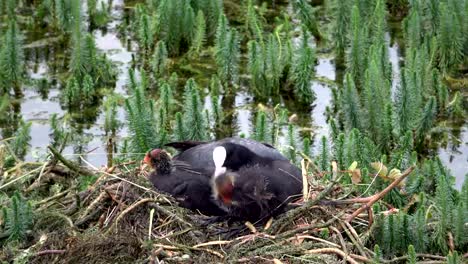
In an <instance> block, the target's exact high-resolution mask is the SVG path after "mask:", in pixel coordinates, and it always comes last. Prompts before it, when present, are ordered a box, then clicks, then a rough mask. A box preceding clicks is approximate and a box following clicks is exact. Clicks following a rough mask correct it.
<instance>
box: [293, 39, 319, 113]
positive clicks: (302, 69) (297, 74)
mask: <svg viewBox="0 0 468 264" xmlns="http://www.w3.org/2000/svg"><path fill="white" fill-rule="evenodd" d="M314 62H315V54H314V50H313V49H312V47H310V46H309V35H308V34H307V31H305V30H303V31H302V39H301V44H300V47H299V48H298V49H297V50H296V52H295V55H294V60H293V64H292V67H291V82H292V83H293V86H294V94H295V95H296V97H297V98H298V99H299V102H301V103H303V104H311V103H312V102H313V101H314V100H315V98H316V95H315V93H314V91H313V90H312V86H311V81H312V78H313V77H314Z"/></svg>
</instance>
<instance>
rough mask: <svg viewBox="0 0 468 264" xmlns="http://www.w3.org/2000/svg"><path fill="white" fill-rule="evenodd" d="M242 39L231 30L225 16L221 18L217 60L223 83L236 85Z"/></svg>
mask: <svg viewBox="0 0 468 264" xmlns="http://www.w3.org/2000/svg"><path fill="white" fill-rule="evenodd" d="M239 42H240V37H239V34H238V33H237V30H235V29H231V28H230V27H229V25H228V21H227V18H226V16H225V15H224V14H222V15H221V16H220V17H219V22H218V29H217V31H216V40H215V59H216V64H217V66H218V76H219V78H220V79H221V80H222V81H223V83H231V84H236V83H237V80H238V77H239V76H238V72H239V62H240V47H239Z"/></svg>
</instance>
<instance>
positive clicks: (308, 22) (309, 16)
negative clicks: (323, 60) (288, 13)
mask: <svg viewBox="0 0 468 264" xmlns="http://www.w3.org/2000/svg"><path fill="white" fill-rule="evenodd" d="M292 4H293V9H294V12H296V14H297V16H298V17H299V19H300V20H301V21H302V24H303V25H304V26H305V27H306V28H307V30H308V31H309V32H310V33H311V34H312V35H313V36H314V37H315V39H316V40H317V41H320V40H321V39H322V34H321V33H320V31H319V28H318V25H317V20H316V19H315V14H314V10H313V8H312V6H311V5H309V4H308V3H307V1H306V0H296V1H293V3H292Z"/></svg>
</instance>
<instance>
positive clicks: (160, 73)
mask: <svg viewBox="0 0 468 264" xmlns="http://www.w3.org/2000/svg"><path fill="white" fill-rule="evenodd" d="M167 68H168V53H167V49H166V43H164V41H163V40H160V41H158V43H156V49H155V50H154V53H153V60H152V69H153V74H154V77H155V79H156V80H158V79H160V78H163V77H165V76H166V74H167V73H168V69H167Z"/></svg>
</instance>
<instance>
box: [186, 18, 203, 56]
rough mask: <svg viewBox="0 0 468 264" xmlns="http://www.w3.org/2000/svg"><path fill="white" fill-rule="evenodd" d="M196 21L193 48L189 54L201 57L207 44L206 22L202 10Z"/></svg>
mask: <svg viewBox="0 0 468 264" xmlns="http://www.w3.org/2000/svg"><path fill="white" fill-rule="evenodd" d="M195 21H196V22H195V29H194V33H193V39H192V46H191V47H190V50H189V54H190V55H191V56H192V57H193V56H200V53H201V51H202V48H203V46H204V45H205V42H206V20H205V15H204V14H203V11H202V10H198V12H197V17H196V18H195Z"/></svg>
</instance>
